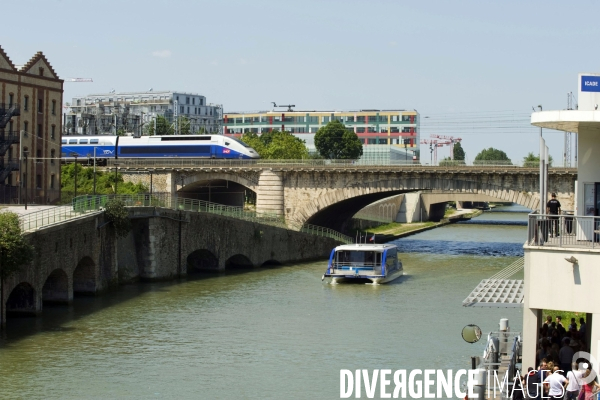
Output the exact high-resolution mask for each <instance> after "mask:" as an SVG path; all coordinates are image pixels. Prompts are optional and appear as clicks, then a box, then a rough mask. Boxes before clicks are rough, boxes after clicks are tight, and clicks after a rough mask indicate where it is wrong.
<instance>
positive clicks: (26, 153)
mask: <svg viewBox="0 0 600 400" xmlns="http://www.w3.org/2000/svg"><path fill="white" fill-rule="evenodd" d="M23 155H24V156H25V179H23V183H24V184H25V209H26V210H27V170H28V168H27V165H28V164H27V156H28V155H29V151H27V150H23Z"/></svg>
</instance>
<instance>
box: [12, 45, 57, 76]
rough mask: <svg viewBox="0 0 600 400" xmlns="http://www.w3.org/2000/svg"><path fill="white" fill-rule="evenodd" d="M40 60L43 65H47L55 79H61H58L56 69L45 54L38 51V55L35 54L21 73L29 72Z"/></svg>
mask: <svg viewBox="0 0 600 400" xmlns="http://www.w3.org/2000/svg"><path fill="white" fill-rule="evenodd" d="M40 60H41V61H42V64H45V66H46V67H48V70H49V71H50V73H51V74H52V77H53V78H55V79H60V78H59V77H58V74H57V73H56V71H55V70H54V68H52V64H50V61H48V59H47V58H46V56H45V55H44V53H42V52H41V51H38V52H37V53H35V55H34V56H33V57H31V59H30V60H29V61H27V64H25V65H24V66H23V67H22V68H21V69H20V71H21V72H23V73H26V72H28V71H29V70H30V69H31V68H32V67H33V66H34V65H35V64H36V63H37V62H38V61H40Z"/></svg>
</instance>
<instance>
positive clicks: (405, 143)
mask: <svg viewBox="0 0 600 400" xmlns="http://www.w3.org/2000/svg"><path fill="white" fill-rule="evenodd" d="M409 143H410V139H404V161H406V163H407V164H408V150H407V148H408V144H409Z"/></svg>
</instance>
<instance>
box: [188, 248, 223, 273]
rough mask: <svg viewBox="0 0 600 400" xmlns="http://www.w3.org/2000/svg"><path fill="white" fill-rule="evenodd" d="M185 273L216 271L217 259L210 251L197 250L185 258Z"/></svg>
mask: <svg viewBox="0 0 600 400" xmlns="http://www.w3.org/2000/svg"><path fill="white" fill-rule="evenodd" d="M186 262H187V273H188V274H191V273H194V272H198V271H217V270H218V269H219V259H218V258H217V256H215V255H214V254H213V253H212V252H211V251H210V250H206V249H199V250H195V251H193V252H191V253H190V254H189V255H188V256H187V258H186Z"/></svg>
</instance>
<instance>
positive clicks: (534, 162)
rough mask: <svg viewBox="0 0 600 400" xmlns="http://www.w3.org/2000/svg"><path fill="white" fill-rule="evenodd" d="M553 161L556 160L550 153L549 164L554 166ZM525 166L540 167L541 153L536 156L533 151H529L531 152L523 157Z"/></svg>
mask: <svg viewBox="0 0 600 400" xmlns="http://www.w3.org/2000/svg"><path fill="white" fill-rule="evenodd" d="M552 161H554V160H553V159H552V156H550V155H549V157H548V165H549V166H552ZM523 166H524V167H530V168H534V167H539V166H540V155H539V154H538V155H537V156H536V155H535V154H533V153H532V152H529V154H527V155H526V156H525V157H523Z"/></svg>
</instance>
